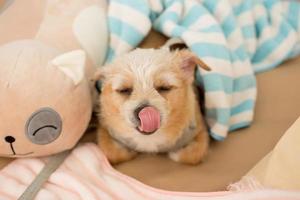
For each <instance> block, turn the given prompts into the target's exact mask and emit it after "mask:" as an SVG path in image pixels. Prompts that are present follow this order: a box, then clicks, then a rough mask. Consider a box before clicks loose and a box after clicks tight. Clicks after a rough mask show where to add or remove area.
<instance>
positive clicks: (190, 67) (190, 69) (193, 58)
mask: <svg viewBox="0 0 300 200" xmlns="http://www.w3.org/2000/svg"><path fill="white" fill-rule="evenodd" d="M179 54H180V56H181V58H182V63H181V69H182V70H183V71H185V72H186V73H187V74H191V73H194V71H195V68H196V66H197V65H198V66H199V67H201V68H202V69H205V70H206V71H210V70H211V69H210V67H209V66H208V65H207V64H206V63H205V62H203V61H202V60H201V59H200V58H198V56H197V55H195V54H194V53H192V52H191V51H189V50H181V51H179Z"/></svg>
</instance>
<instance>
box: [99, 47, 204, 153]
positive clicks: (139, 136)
mask: <svg viewBox="0 0 300 200" xmlns="http://www.w3.org/2000/svg"><path fill="white" fill-rule="evenodd" d="M196 62H197V59H196V57H195V56H194V55H192V54H191V53H189V52H188V51H176V52H170V51H169V50H166V49H160V50H153V49H145V50H142V49H137V50H135V51H133V52H131V53H129V54H127V55H124V56H122V57H119V58H117V59H116V60H115V61H114V62H113V63H111V64H110V65H108V66H104V67H103V68H102V69H101V70H100V71H99V72H98V73H97V75H96V76H97V79H101V80H102V92H101V96H100V108H101V112H100V113H101V117H100V123H101V125H102V126H104V127H105V128H106V129H108V131H109V133H110V134H111V135H112V137H114V138H115V139H116V140H118V141H119V142H121V143H123V144H124V145H127V146H129V147H130V148H133V149H135V150H138V151H148V152H158V151H162V150H165V149H168V148H171V147H172V145H174V144H175V143H176V140H177V139H178V138H180V136H181V134H182V130H183V129H184V128H185V127H186V126H187V124H188V123H189V122H190V117H191V116H190V115H191V112H190V110H191V109H190V107H191V106H193V105H194V101H195V95H194V93H193V88H192V82H193V77H194V74H193V73H194V69H195V66H196ZM201 65H204V64H203V63H201ZM204 67H206V65H204Z"/></svg>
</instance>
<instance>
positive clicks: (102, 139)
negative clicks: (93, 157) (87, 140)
mask: <svg viewBox="0 0 300 200" xmlns="http://www.w3.org/2000/svg"><path fill="white" fill-rule="evenodd" d="M98 145H99V147H100V149H101V150H102V151H103V153H104V154H105V155H106V157H107V159H108V160H109V162H110V163H112V164H117V163H121V162H124V161H128V160H131V159H133V158H134V157H136V155H137V153H136V152H135V151H132V150H130V149H128V148H126V147H124V146H123V145H121V144H119V143H118V142H116V141H115V140H114V139H113V138H112V137H111V136H110V135H109V134H108V133H107V131H106V130H104V129H101V130H98Z"/></svg>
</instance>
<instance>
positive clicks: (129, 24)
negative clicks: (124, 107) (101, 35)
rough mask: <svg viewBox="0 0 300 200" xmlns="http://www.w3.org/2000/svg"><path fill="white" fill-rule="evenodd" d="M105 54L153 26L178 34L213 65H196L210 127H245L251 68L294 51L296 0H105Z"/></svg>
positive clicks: (215, 130)
mask: <svg viewBox="0 0 300 200" xmlns="http://www.w3.org/2000/svg"><path fill="white" fill-rule="evenodd" d="M109 2H110V3H109V7H108V15H109V28H110V47H109V51H108V56H107V60H108V61H109V60H111V59H113V58H114V57H115V56H117V55H119V54H122V53H124V52H128V51H130V50H131V49H132V48H134V47H136V46H137V45H138V44H139V43H140V42H141V41H142V40H143V39H144V37H145V36H146V35H147V34H148V32H149V30H150V29H151V27H154V29H156V30H157V31H159V32H161V33H163V34H165V35H166V36H169V37H179V38H181V39H182V40H183V41H184V42H185V43H186V44H187V46H188V47H189V48H190V49H191V50H192V51H193V52H194V53H196V54H197V55H198V56H199V57H200V58H201V59H202V60H204V61H205V62H206V63H207V64H208V65H209V66H210V67H211V68H212V71H210V72H205V71H202V70H201V69H200V70H199V71H198V72H197V83H198V84H200V83H203V84H204V87H205V90H206V93H205V98H206V105H205V106H206V113H207V116H206V117H207V122H208V124H209V126H210V134H211V136H212V137H213V138H215V139H217V140H223V139H224V138H225V137H226V135H227V133H228V132H229V131H232V130H235V129H238V128H242V127H245V126H248V125H249V124H250V123H251V121H252V119H253V111H254V106H255V100H256V81H255V73H256V72H261V71H265V70H268V69H271V68H273V67H275V66H277V65H278V64H280V63H281V62H282V61H284V60H286V59H287V58H290V57H293V56H296V55H298V54H299V53H300V3H299V2H296V1H292V0H290V1H287V0H285V1H284V0H282V1H279V0H198V1H197V0H185V1H184V0H148V1H147V0H110V1H109Z"/></svg>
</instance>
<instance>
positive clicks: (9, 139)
mask: <svg viewBox="0 0 300 200" xmlns="http://www.w3.org/2000/svg"><path fill="white" fill-rule="evenodd" d="M4 140H5V141H6V142H7V143H14V142H15V141H16V139H15V138H14V137H13V136H10V135H9V136H6V137H5V138H4Z"/></svg>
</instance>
